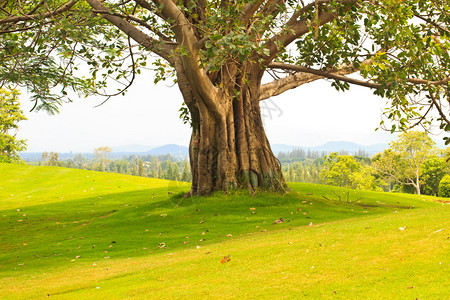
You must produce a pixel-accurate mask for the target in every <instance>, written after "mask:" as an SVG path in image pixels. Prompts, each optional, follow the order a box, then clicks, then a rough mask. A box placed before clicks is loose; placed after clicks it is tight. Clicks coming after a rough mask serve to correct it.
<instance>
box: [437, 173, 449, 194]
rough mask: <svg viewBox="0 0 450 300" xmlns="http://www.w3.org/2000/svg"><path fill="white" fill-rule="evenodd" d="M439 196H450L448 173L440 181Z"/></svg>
mask: <svg viewBox="0 0 450 300" xmlns="http://www.w3.org/2000/svg"><path fill="white" fill-rule="evenodd" d="M439 197H447V198H450V175H449V174H446V175H445V176H444V177H443V178H442V180H441V182H440V183H439Z"/></svg>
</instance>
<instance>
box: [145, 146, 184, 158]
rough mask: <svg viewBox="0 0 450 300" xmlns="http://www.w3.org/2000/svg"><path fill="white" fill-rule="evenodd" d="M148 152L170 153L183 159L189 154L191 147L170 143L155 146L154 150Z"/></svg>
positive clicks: (152, 153) (155, 153)
mask: <svg viewBox="0 0 450 300" xmlns="http://www.w3.org/2000/svg"><path fill="white" fill-rule="evenodd" d="M147 153H148V154H151V155H155V156H156V155H163V154H170V155H172V156H174V157H176V158H178V159H183V158H185V157H186V156H189V148H188V147H185V146H181V145H176V144H168V145H164V146H161V147H156V148H153V149H152V150H150V151H147Z"/></svg>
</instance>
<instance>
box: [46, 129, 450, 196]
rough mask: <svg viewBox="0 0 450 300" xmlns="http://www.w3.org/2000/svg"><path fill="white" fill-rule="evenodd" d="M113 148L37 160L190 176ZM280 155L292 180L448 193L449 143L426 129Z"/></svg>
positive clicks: (166, 160)
mask: <svg viewBox="0 0 450 300" xmlns="http://www.w3.org/2000/svg"><path fill="white" fill-rule="evenodd" d="M111 151H112V150H111V148H109V147H107V146H104V147H99V148H96V149H95V150H94V158H92V156H91V157H90V158H88V157H86V156H83V154H81V153H78V154H75V156H74V157H73V159H68V160H64V161H59V160H58V153H54V152H50V153H47V152H44V153H42V160H41V161H40V162H39V164H40V165H48V166H63V167H68V168H78V169H86V170H94V171H101V172H114V173H119V174H128V175H134V176H144V177H152V178H160V179H167V180H176V181H186V182H189V181H190V180H191V179H192V174H191V169H190V165H189V162H188V160H187V158H186V159H185V160H177V159H176V158H174V157H172V156H171V155H170V154H167V155H159V156H152V155H149V154H143V155H129V156H127V157H124V158H121V159H114V160H113V159H111V158H110V157H109V155H110V153H111ZM278 157H279V159H280V163H281V166H282V171H283V175H284V178H285V179H286V181H288V182H305V183H316V184H327V185H334V186H340V187H346V188H353V189H358V190H369V191H385V192H406V193H416V194H424V195H434V196H443V197H450V163H449V161H448V160H449V158H450V148H447V149H445V150H442V149H438V148H437V147H436V145H435V142H434V141H433V140H432V139H431V138H430V137H429V136H428V134H427V133H426V132H420V131H410V132H405V133H403V134H401V135H400V136H399V138H398V139H397V140H396V141H393V142H391V143H390V146H389V148H388V149H386V150H384V151H383V152H380V153H378V154H376V155H375V156H373V157H370V156H369V154H368V153H367V152H365V151H364V150H360V151H358V152H356V153H355V154H354V155H350V154H349V153H347V152H345V151H340V152H339V153H337V152H332V153H326V152H320V153H319V152H318V151H311V150H307V151H306V150H304V149H300V148H299V149H294V150H293V151H291V152H280V153H279V154H278Z"/></svg>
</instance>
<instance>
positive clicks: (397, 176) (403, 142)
mask: <svg viewBox="0 0 450 300" xmlns="http://www.w3.org/2000/svg"><path fill="white" fill-rule="evenodd" d="M435 154H436V147H435V143H434V142H433V140H432V139H431V138H430V137H429V136H428V134H427V133H426V132H420V131H410V132H404V133H403V134H401V135H400V136H399V139H398V140H397V141H394V142H392V143H391V145H390V147H389V149H387V150H385V151H384V152H383V153H382V154H379V155H377V156H375V157H374V159H373V166H374V167H375V169H376V170H377V172H378V173H379V174H380V175H381V176H382V177H384V178H386V179H387V181H394V182H397V183H399V184H402V185H406V186H413V187H414V188H415V191H416V193H417V194H420V193H421V182H420V174H421V172H422V170H423V163H424V162H425V161H426V160H427V159H429V158H430V157H432V156H433V155H435Z"/></svg>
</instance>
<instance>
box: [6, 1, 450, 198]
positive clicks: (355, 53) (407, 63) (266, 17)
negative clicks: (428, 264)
mask: <svg viewBox="0 0 450 300" xmlns="http://www.w3.org/2000/svg"><path fill="white" fill-rule="evenodd" d="M42 2H44V1H42ZM50 2H51V3H52V5H53V6H52V8H50V9H49V8H48V7H49V5H48V4H46V5H45V7H46V11H50V12H51V13H52V14H51V16H50V17H48V16H47V15H45V13H44V12H41V13H39V12H38V11H39V9H40V8H42V7H44V6H41V7H39V6H37V8H36V9H35V11H33V13H34V14H35V15H38V16H39V18H38V19H40V20H44V21H46V20H51V21H52V24H50V25H49V26H50V27H51V26H53V27H52V28H55V26H56V28H57V27H58V26H63V25H64V24H67V23H70V22H72V19H73V18H75V16H77V18H76V19H77V22H78V23H76V24H83V23H86V22H88V21H89V20H91V21H90V22H91V23H92V24H94V25H95V26H91V27H88V28H87V29H86V33H85V35H83V34H81V33H80V32H79V31H77V30H76V29H74V28H73V27H69V28H66V27H64V29H65V33H67V34H65V35H64V38H65V39H67V40H70V41H75V44H70V45H71V46H70V47H65V48H64V47H62V48H61V47H60V48H61V49H65V51H66V52H62V53H63V54H64V53H65V55H66V56H67V57H69V58H70V60H66V64H67V65H68V66H73V64H74V61H75V59H72V58H76V57H82V58H83V59H84V60H85V61H87V63H88V64H89V65H90V66H91V69H90V70H91V74H92V75H93V76H92V77H91V78H90V79H86V80H84V81H82V82H77V81H76V80H75V79H73V80H71V81H70V80H69V83H70V84H72V86H75V89H76V85H77V84H80V85H81V86H82V87H84V89H85V90H84V91H86V90H87V91H88V92H91V90H90V89H91V86H94V87H95V88H96V89H97V90H98V89H99V88H100V89H102V88H104V87H105V86H106V79H107V78H108V77H111V76H113V75H114V74H115V75H114V78H113V79H125V78H126V76H127V74H129V75H130V76H131V79H130V81H129V82H127V84H126V85H127V86H128V85H129V84H130V83H131V82H132V80H133V78H134V76H135V74H136V73H138V72H139V70H140V69H139V67H142V66H143V65H144V64H145V56H146V55H147V54H150V53H153V54H155V55H157V56H159V59H158V60H157V61H156V62H155V63H154V64H155V65H156V68H157V71H158V72H157V74H156V81H158V80H165V79H168V78H170V76H171V75H173V76H174V77H175V81H176V83H177V84H178V87H179V89H180V91H181V93H182V95H183V98H184V103H185V104H186V106H185V107H184V108H182V109H181V111H182V115H183V118H184V119H185V120H186V121H189V123H190V124H191V126H192V137H191V142H190V163H191V169H192V189H191V194H208V193H210V192H212V191H214V190H226V189H229V188H235V187H244V188H248V189H252V190H253V189H258V188H263V189H274V190H284V189H285V183H284V179H283V177H282V173H281V169H280V165H279V163H278V161H277V159H276V158H275V156H274V155H273V153H272V151H271V149H270V145H269V142H268V140H267V137H266V135H265V132H264V128H263V125H262V121H261V112H260V107H259V102H260V101H263V100H265V99H267V98H269V97H272V96H276V95H279V94H281V93H283V92H285V91H287V90H290V89H293V88H296V87H299V86H300V85H302V84H305V83H308V82H311V81H314V80H317V79H323V78H328V79H330V80H331V81H332V85H333V86H335V87H336V88H337V89H340V90H346V89H348V88H349V85H350V84H357V85H361V86H365V87H368V88H371V89H374V91H375V94H377V95H380V96H383V97H385V98H388V99H390V102H389V105H388V106H387V109H386V112H385V115H386V117H387V119H390V120H391V121H394V122H393V123H391V124H389V129H390V130H392V131H395V130H399V129H400V130H404V129H407V128H409V127H413V126H415V125H418V124H420V125H423V126H428V125H429V124H438V125H440V126H441V127H442V128H443V129H445V130H450V122H449V118H448V117H447V116H448V112H447V107H446V106H445V103H446V102H445V101H444V100H446V99H448V97H449V91H448V90H449V89H448V84H449V80H450V77H449V75H450V74H449V72H450V71H449V70H450V68H449V63H450V57H449V48H450V42H449V39H448V35H449V24H450V12H449V6H448V3H447V1H446V0H434V1H419V0H385V1H375V0H315V1H293V0H210V1H207V0H198V1H182V0H178V1H175V0H128V1H114V0H103V1H101V0H85V1H82V0H79V1H63V0H59V1H57V0H55V1H50ZM21 3H27V1H21ZM90 14H91V15H93V16H101V18H97V17H94V18H92V19H89V18H88V16H89V15H90ZM30 15H31V14H30ZM14 16H16V17H17V18H19V17H20V12H17V13H16V14H15V15H14ZM59 16H61V17H60V18H59ZM83 16H84V17H83ZM9 18H10V19H9V23H6V24H10V26H13V25H11V24H14V26H20V25H21V26H22V27H21V28H25V27H26V26H31V24H32V21H33V19H32V18H28V19H26V20H23V19H24V18H26V16H23V15H22V19H20V20H21V21H20V20H19V21H18V19H14V21H15V22H16V23H13V22H12V21H11V18H12V17H11V16H10V17H9ZM6 19H8V17H7V18H6ZM54 20H56V21H54ZM60 20H64V21H60ZM21 22H22V23H21ZM27 22H28V23H27ZM0 24H1V21H0ZM24 24H25V25H24ZM24 26H25V27H24ZM41 27H42V28H45V26H44V25H42V23H41ZM75 28H76V27H75ZM24 30H25V29H24ZM96 30H99V31H98V32H96ZM119 30H120V32H122V36H123V37H124V39H123V40H126V39H128V43H126V42H120V43H119V42H117V43H111V42H108V41H110V40H111V39H112V37H113V36H114V33H115V32H116V31H119ZM87 33H88V36H86V34H87ZM117 36H118V41H121V39H120V36H121V35H119V34H118V33H117ZM93 37H96V38H97V41H105V42H104V43H100V42H95V41H96V40H95V38H94V41H90V45H91V48H86V47H85V46H84V45H85V44H89V43H86V40H89V39H92V38H93ZM62 40H64V39H62ZM123 40H122V41H123ZM131 40H134V42H135V43H136V44H137V45H138V46H139V47H135V45H134V44H132V42H131ZM62 44H63V45H66V44H64V43H62ZM127 44H128V47H127ZM59 46H60V45H58V47H59ZM92 49H94V50H92ZM138 52H139V53H138ZM102 54H103V55H102ZM136 57H138V58H136ZM119 58H123V59H127V58H128V61H129V63H125V64H123V63H118V61H119ZM101 68H104V69H105V71H103V73H102V72H101V71H100V69H101ZM64 70H66V69H64ZM70 70H71V69H70ZM67 73H70V72H67ZM352 73H359V75H360V76H359V77H354V76H353V77H348V76H347V75H349V74H352ZM64 74H66V73H64ZM70 74H73V73H70ZM99 74H101V75H102V76H103V77H102V78H103V79H104V80H103V79H102V80H97V78H98V76H99ZM265 74H268V75H271V77H270V76H265V77H264V75H265ZM62 77H63V78H69V79H70V77H67V76H62ZM75 78H76V77H75ZM269 78H272V79H273V80H271V81H269V80H268V79H269ZM69 83H68V84H67V85H70V84H69ZM86 83H87V84H86ZM89 83H91V85H89ZM67 85H64V87H65V86H67ZM310 101H317V99H310ZM362 101H363V100H362ZM324 109H326V108H324ZM318 117H320V116H318ZM324 122H326V120H324ZM330 125H332V124H330ZM382 126H386V124H384V123H383V124H382Z"/></svg>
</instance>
